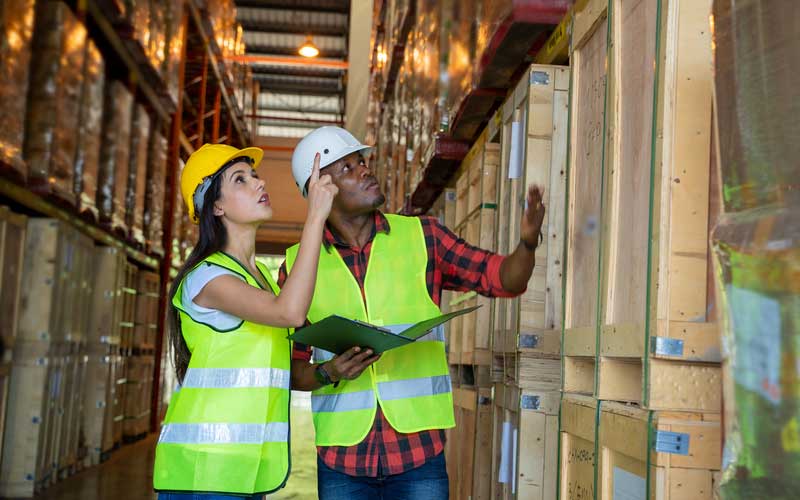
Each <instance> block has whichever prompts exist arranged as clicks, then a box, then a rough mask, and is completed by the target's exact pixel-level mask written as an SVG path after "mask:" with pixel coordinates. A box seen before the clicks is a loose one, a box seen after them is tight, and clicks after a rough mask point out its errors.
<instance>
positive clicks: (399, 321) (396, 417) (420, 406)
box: [286, 215, 455, 446]
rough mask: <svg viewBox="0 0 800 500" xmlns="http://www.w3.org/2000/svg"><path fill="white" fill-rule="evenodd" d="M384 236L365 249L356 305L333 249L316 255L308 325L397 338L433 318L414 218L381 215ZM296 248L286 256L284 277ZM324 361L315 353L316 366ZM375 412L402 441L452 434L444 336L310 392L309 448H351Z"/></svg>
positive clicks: (351, 281) (351, 283)
mask: <svg viewBox="0 0 800 500" xmlns="http://www.w3.org/2000/svg"><path fill="white" fill-rule="evenodd" d="M386 218H387V220H388V221H389V225H390V231H389V233H388V234H385V233H378V234H376V235H375V239H374V240H373V242H372V249H371V251H370V257H369V262H368V263H367V271H366V275H365V277H364V299H362V296H361V290H360V288H359V286H358V282H356V279H355V277H354V276H353V274H352V272H351V271H350V270H349V269H348V268H347V265H346V264H345V263H344V261H343V260H342V257H341V255H339V252H338V251H337V250H336V248H333V247H329V248H326V247H324V246H323V248H322V250H321V252H320V259H319V271H318V272H317V283H316V289H315V290H314V299H313V300H312V303H311V308H310V309H309V312H308V319H309V321H311V322H312V323H313V322H317V321H320V320H322V319H324V318H326V317H328V316H330V315H332V314H338V315H339V316H343V317H346V318H349V319H354V320H359V321H366V322H369V323H372V324H374V325H379V326H383V327H385V328H390V329H396V330H402V329H404V328H405V327H407V326H408V325H410V324H413V323H416V322H419V321H423V320H426V319H430V318H432V317H435V316H438V315H439V314H441V312H440V310H439V308H438V307H437V306H436V304H435V303H434V302H433V300H431V297H430V294H429V293H428V288H427V283H426V267H427V262H428V251H427V247H426V246H425V236H424V234H423V230H422V224H421V223H420V221H419V219H418V218H416V217H402V216H398V215H386ZM297 250H298V246H294V247H292V248H290V249H289V250H287V253H286V267H287V270H289V271H291V268H292V265H293V264H294V261H295V259H296V257H297ZM332 356H333V355H332V354H331V353H328V352H325V351H320V350H318V349H315V358H316V360H318V361H324V360H326V359H330V358H331V357H332ZM378 405H380V406H381V409H382V410H383V413H384V414H385V415H386V419H387V420H388V421H389V423H390V424H391V425H392V427H393V428H395V429H396V430H398V431H399V432H403V433H411V432H419V431H423V430H429V429H446V428H450V427H454V426H455V419H454V417H453V395H452V389H451V382H450V375H449V370H448V366H447V358H446V355H445V349H444V333H443V329H442V328H438V329H436V330H434V331H431V332H430V333H428V334H427V335H426V336H425V337H423V338H421V339H419V340H417V341H416V342H414V343H413V344H409V345H407V346H404V347H400V348H397V349H392V350H390V351H387V352H385V353H383V355H382V356H381V359H380V360H378V361H377V362H376V363H374V364H373V365H372V366H371V367H370V368H369V369H367V370H365V371H364V373H362V374H361V376H360V377H358V378H357V379H355V380H343V381H341V382H340V383H339V384H338V387H334V386H333V385H328V386H325V387H322V388H320V389H317V390H315V391H313V393H312V395H311V409H312V411H313V417H314V427H315V428H316V444H317V446H351V445H354V444H357V443H360V442H361V441H363V439H364V438H365V437H366V435H367V433H368V432H369V430H370V428H372V424H373V421H374V419H375V412H376V409H377V406H378Z"/></svg>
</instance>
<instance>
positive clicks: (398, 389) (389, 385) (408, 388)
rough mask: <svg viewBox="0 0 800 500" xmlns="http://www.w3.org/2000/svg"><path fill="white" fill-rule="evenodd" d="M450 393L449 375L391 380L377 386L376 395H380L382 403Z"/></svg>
mask: <svg viewBox="0 0 800 500" xmlns="http://www.w3.org/2000/svg"><path fill="white" fill-rule="evenodd" d="M451 391H452V384H451V382H450V375H439V376H436V377H422V378H411V379H407V380H393V381H391V382H381V383H379V384H378V394H380V397H381V400H383V401H391V400H393V399H403V398H419V397H422V396H435V395H436V394H444V393H446V392H451Z"/></svg>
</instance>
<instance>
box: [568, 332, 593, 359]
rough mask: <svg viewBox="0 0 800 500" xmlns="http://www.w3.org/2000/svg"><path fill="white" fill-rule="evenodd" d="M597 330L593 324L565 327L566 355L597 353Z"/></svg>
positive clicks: (590, 354) (591, 354)
mask: <svg viewBox="0 0 800 500" xmlns="http://www.w3.org/2000/svg"><path fill="white" fill-rule="evenodd" d="M595 331H596V330H595V328H594V327H591V326H589V327H578V328H566V329H564V346H563V352H564V355H569V356H594V355H595V354H596V353H597V341H596V337H595Z"/></svg>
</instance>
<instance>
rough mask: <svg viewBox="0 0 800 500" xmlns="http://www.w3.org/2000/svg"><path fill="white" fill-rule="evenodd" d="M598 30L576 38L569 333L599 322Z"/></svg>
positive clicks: (602, 39) (601, 29)
mask: <svg viewBox="0 0 800 500" xmlns="http://www.w3.org/2000/svg"><path fill="white" fill-rule="evenodd" d="M590 4H592V5H593V4H594V2H590ZM579 18H580V15H579V13H576V17H575V23H576V26H577V25H578V22H579ZM594 24H596V28H595V29H594V30H593V31H592V32H591V33H589V34H587V36H586V37H585V43H583V44H582V43H581V40H582V39H581V38H579V37H577V36H576V35H575V34H573V36H574V37H575V38H573V43H575V45H573V50H572V67H573V84H572V89H573V90H572V92H573V94H572V115H571V118H570V123H571V125H570V127H571V137H570V170H569V180H568V189H569V195H568V198H569V206H568V207H567V218H568V219H567V266H566V269H567V271H566V291H565V304H564V307H565V320H564V321H565V324H564V326H565V328H568V329H571V328H575V327H593V326H595V325H596V322H597V283H598V281H597V280H598V266H599V250H600V248H599V242H600V240H599V236H600V234H599V233H600V222H601V212H600V210H601V189H600V185H601V180H602V169H603V123H604V113H605V94H606V69H605V65H606V31H607V20H606V19H605V17H603V18H602V20H601V21H600V22H599V23H594ZM594 24H593V25H594ZM576 40H577V42H576Z"/></svg>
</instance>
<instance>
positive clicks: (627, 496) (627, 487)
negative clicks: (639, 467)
mask: <svg viewBox="0 0 800 500" xmlns="http://www.w3.org/2000/svg"><path fill="white" fill-rule="evenodd" d="M646 493H647V484H646V482H645V480H644V478H643V477H641V476H637V475H636V474H631V473H630V472H628V471H626V470H624V469H620V468H619V467H614V492H613V494H612V496H611V500H646V498H647V494H646Z"/></svg>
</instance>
